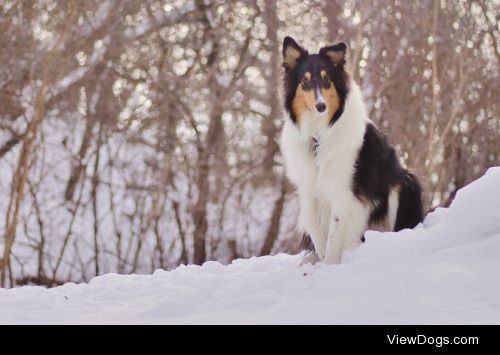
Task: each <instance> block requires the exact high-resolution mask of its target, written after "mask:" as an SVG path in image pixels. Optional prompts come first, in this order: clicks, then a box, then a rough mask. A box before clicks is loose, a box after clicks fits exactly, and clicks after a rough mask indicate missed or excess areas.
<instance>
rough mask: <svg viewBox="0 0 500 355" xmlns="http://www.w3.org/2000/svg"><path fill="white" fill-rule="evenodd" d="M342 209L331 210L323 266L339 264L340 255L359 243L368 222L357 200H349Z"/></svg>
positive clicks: (364, 210)
mask: <svg viewBox="0 0 500 355" xmlns="http://www.w3.org/2000/svg"><path fill="white" fill-rule="evenodd" d="M349 202H350V203H348V204H345V205H344V206H343V208H342V209H339V208H332V211H331V214H330V226H329V229H328V237H327V242H326V252H325V259H324V262H325V264H339V263H340V261H341V260H342V253H343V252H344V251H345V250H348V249H352V248H354V247H356V246H358V245H359V244H360V243H361V237H362V236H363V233H364V232H365V230H366V226H367V221H368V211H367V209H366V208H365V207H364V206H363V205H362V204H361V203H360V202H359V201H357V200H354V199H349Z"/></svg>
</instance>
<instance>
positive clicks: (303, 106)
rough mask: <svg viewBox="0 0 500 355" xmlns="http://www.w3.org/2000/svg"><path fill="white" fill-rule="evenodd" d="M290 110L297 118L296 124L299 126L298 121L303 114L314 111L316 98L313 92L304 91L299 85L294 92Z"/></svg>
mask: <svg viewBox="0 0 500 355" xmlns="http://www.w3.org/2000/svg"><path fill="white" fill-rule="evenodd" d="M292 109H293V112H294V113H295V116H296V117H297V123H298V124H300V119H301V118H302V115H303V114H304V113H306V112H307V111H314V110H316V97H314V91H313V90H309V91H304V90H303V89H302V85H299V86H298V87H297V91H296V92H295V98H294V99H293V103H292Z"/></svg>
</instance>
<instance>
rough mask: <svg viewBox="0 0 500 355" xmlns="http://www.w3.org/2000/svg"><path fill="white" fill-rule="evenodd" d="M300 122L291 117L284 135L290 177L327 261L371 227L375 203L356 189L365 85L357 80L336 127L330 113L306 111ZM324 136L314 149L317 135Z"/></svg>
mask: <svg viewBox="0 0 500 355" xmlns="http://www.w3.org/2000/svg"><path fill="white" fill-rule="evenodd" d="M299 122H300V125H299V127H297V125H295V124H294V123H293V122H292V121H291V120H290V119H286V121H285V125H284V127H283V132H282V136H281V150H282V153H283V156H284V158H285V163H286V169H287V176H288V178H289V179H290V180H291V181H292V182H293V183H294V184H295V185H296V186H297V189H298V193H299V198H300V215H299V228H300V229H301V230H302V231H305V232H307V233H308V234H309V235H310V236H311V239H312V241H313V243H314V246H315V249H316V252H317V253H318V256H319V257H320V259H321V260H323V261H324V262H325V263H327V264H333V263H339V262H340V260H341V257H342V252H343V251H344V250H346V249H350V248H353V247H355V246H357V245H358V244H359V242H360V238H361V236H362V235H363V233H364V232H365V231H366V229H367V228H368V225H367V223H368V217H369V213H370V210H369V207H368V206H367V205H366V204H363V203H361V202H360V201H359V200H358V199H357V198H356V197H355V196H354V194H353V193H352V191H351V183H352V178H353V174H354V165H355V162H356V159H357V156H358V152H359V149H360V148H361V146H362V144H363V137H364V133H365V128H366V124H367V123H368V122H369V120H368V117H367V114H366V111H365V108H364V104H363V101H362V98H361V92H360V90H359V87H358V86H357V85H356V84H355V83H353V82H352V83H351V89H350V91H349V95H348V98H347V100H346V104H345V108H344V112H343V114H342V116H341V117H340V118H339V119H338V121H337V122H336V123H335V124H333V126H331V127H328V124H327V122H326V117H325V116H324V115H318V114H317V113H312V112H311V113H306V114H304V115H303V117H300V119H299ZM313 136H314V137H316V138H317V139H318V140H319V147H318V149H317V151H316V154H314V153H313V152H312V150H311V140H312V137H313Z"/></svg>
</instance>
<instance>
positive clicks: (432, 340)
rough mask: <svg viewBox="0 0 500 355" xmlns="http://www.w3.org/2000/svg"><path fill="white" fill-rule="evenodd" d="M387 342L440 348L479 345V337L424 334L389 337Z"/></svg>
mask: <svg viewBox="0 0 500 355" xmlns="http://www.w3.org/2000/svg"><path fill="white" fill-rule="evenodd" d="M387 340H388V341H389V344H391V345H434V346H436V347H438V348H440V347H442V346H443V345H455V344H456V345H466V344H479V338H478V337H453V338H450V337H434V336H426V335H423V334H419V335H415V336H404V337H400V336H399V335H387Z"/></svg>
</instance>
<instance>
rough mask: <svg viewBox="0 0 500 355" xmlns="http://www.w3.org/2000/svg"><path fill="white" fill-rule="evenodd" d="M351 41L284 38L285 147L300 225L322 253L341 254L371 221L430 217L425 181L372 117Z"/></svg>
mask: <svg viewBox="0 0 500 355" xmlns="http://www.w3.org/2000/svg"><path fill="white" fill-rule="evenodd" d="M346 51H347V46H346V45H345V43H342V42H340V43H337V44H335V45H331V46H327V47H323V48H321V49H320V51H319V53H318V54H309V53H308V51H307V50H306V49H304V48H303V47H301V46H300V45H299V44H297V42H296V41H295V40H294V39H293V38H291V37H286V38H285V39H284V41H283V67H284V72H285V79H284V86H285V90H284V93H285V108H286V111H287V113H288V117H286V118H285V123H284V125H283V129H282V134H281V142H280V147H281V151H282V154H283V157H284V160H285V168H286V175H287V177H288V178H289V180H291V181H292V183H293V184H294V185H295V186H296V188H297V191H298V195H299V202H300V213H299V220H298V228H299V229H300V230H301V231H302V232H304V233H305V235H306V236H309V237H310V239H311V240H312V244H313V245H314V250H315V251H316V254H315V255H316V257H317V258H318V259H319V260H320V261H322V262H324V263H325V264H338V263H340V262H341V259H342V254H343V252H344V251H346V250H349V249H353V248H355V247H357V246H358V245H360V244H361V243H362V242H364V233H365V231H366V230H368V229H375V230H380V231H399V230H401V229H404V228H413V227H415V226H416V225H417V224H418V223H420V222H421V221H422V220H423V203H422V188H421V186H420V183H419V181H418V179H417V177H416V176H415V175H414V174H412V173H410V172H409V171H407V170H406V169H404V168H403V167H402V166H401V164H400V163H399V160H398V158H397V157H396V153H395V151H394V149H393V148H392V147H391V146H390V145H389V143H388V141H387V139H386V138H385V136H384V135H383V134H381V132H380V131H379V130H378V129H377V127H376V126H375V124H374V123H373V122H372V121H370V120H369V118H368V116H367V113H366V110H365V106H364V103H363V100H362V95H361V91H360V88H359V87H358V85H357V84H356V83H355V82H354V80H353V79H352V78H351V77H350V76H349V73H348V71H347V70H346V59H345V57H346Z"/></svg>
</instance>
